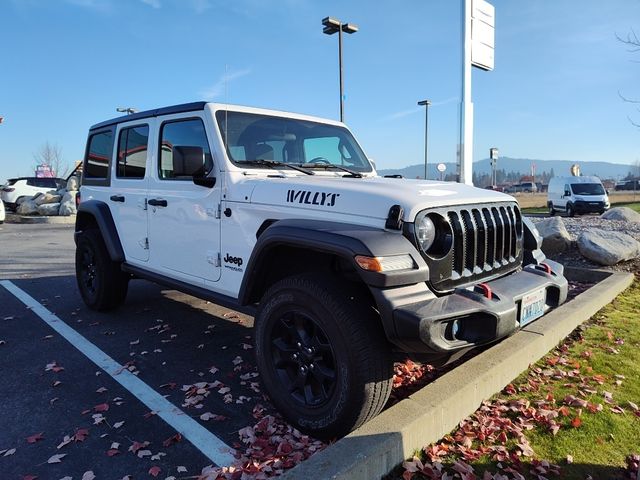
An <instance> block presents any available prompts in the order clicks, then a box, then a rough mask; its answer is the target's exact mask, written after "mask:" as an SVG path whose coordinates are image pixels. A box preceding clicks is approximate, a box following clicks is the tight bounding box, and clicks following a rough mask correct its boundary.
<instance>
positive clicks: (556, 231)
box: [536, 217, 571, 255]
mask: <svg viewBox="0 0 640 480" xmlns="http://www.w3.org/2000/svg"><path fill="white" fill-rule="evenodd" d="M536 228H537V229H538V232H539V233H540V235H542V251H543V252H544V253H545V254H546V255H550V254H553V253H559V252H564V251H565V250H567V249H568V248H570V247H571V235H569V232H568V231H567V228H566V227H565V226H564V221H563V220H562V218H560V217H550V218H548V219H545V220H543V221H541V222H538V223H537V224H536Z"/></svg>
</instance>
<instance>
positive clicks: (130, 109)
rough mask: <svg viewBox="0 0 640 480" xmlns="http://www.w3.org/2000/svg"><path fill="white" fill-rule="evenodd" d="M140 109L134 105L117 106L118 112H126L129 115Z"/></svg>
mask: <svg viewBox="0 0 640 480" xmlns="http://www.w3.org/2000/svg"><path fill="white" fill-rule="evenodd" d="M137 111H138V109H137V108H133V107H118V108H116V112H120V113H126V114H127V115H132V114H134V113H136V112H137Z"/></svg>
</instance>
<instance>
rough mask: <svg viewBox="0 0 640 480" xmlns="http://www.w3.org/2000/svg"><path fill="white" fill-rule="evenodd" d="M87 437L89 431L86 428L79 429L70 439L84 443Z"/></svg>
mask: <svg viewBox="0 0 640 480" xmlns="http://www.w3.org/2000/svg"><path fill="white" fill-rule="evenodd" d="M88 436H89V430H88V429H86V428H79V429H78V430H77V431H76V433H75V435H74V436H73V437H71V438H72V439H73V440H75V441H76V442H84V439H85V438H87V437H88Z"/></svg>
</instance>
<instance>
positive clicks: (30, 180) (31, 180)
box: [27, 178, 38, 187]
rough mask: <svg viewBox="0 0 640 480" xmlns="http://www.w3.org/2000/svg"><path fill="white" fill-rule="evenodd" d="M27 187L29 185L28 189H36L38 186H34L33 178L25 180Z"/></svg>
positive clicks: (34, 180)
mask: <svg viewBox="0 0 640 480" xmlns="http://www.w3.org/2000/svg"><path fill="white" fill-rule="evenodd" d="M27 185H29V186H30V187H37V186H38V185H37V184H36V179H35V178H27Z"/></svg>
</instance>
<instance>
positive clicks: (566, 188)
mask: <svg viewBox="0 0 640 480" xmlns="http://www.w3.org/2000/svg"><path fill="white" fill-rule="evenodd" d="M564 191H565V192H570V191H571V187H569V184H568V183H567V184H566V185H565V186H564ZM562 193H563V195H564V192H562Z"/></svg>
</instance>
